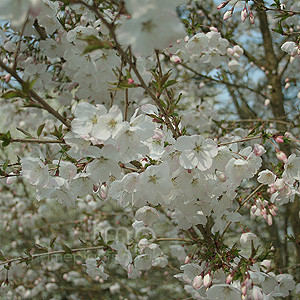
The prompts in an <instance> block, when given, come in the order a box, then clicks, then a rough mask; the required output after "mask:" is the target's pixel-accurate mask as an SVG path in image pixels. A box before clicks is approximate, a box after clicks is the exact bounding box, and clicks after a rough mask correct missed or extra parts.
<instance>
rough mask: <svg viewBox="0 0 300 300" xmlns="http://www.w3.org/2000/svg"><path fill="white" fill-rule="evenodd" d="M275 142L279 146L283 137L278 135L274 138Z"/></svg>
mask: <svg viewBox="0 0 300 300" xmlns="http://www.w3.org/2000/svg"><path fill="white" fill-rule="evenodd" d="M275 142H276V143H278V144H281V143H283V142H284V140H283V136H282V135H279V136H277V137H276V138H275Z"/></svg>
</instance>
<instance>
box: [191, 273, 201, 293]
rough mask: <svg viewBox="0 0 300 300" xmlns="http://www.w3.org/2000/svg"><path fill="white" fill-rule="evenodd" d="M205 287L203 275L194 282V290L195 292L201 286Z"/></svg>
mask: <svg viewBox="0 0 300 300" xmlns="http://www.w3.org/2000/svg"><path fill="white" fill-rule="evenodd" d="M202 285H203V279H202V276H201V275H198V276H196V277H195V278H194V280H193V288H194V289H195V290H199V289H200V288H201V286H202Z"/></svg>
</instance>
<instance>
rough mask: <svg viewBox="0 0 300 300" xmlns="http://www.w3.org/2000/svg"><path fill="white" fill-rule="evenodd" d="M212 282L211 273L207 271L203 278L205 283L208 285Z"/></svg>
mask: <svg viewBox="0 0 300 300" xmlns="http://www.w3.org/2000/svg"><path fill="white" fill-rule="evenodd" d="M210 284H211V275H210V274H209V273H207V274H206V275H205V276H204V278H203V285H204V286H205V287H208V286H209V285H210Z"/></svg>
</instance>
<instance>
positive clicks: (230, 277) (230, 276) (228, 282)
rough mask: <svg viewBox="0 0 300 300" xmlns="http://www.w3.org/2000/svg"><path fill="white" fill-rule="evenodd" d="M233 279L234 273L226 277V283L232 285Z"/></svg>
mask: <svg viewBox="0 0 300 300" xmlns="http://www.w3.org/2000/svg"><path fill="white" fill-rule="evenodd" d="M232 279H233V273H231V274H229V275H228V276H227V277H226V283H227V284H230V283H231V282H232Z"/></svg>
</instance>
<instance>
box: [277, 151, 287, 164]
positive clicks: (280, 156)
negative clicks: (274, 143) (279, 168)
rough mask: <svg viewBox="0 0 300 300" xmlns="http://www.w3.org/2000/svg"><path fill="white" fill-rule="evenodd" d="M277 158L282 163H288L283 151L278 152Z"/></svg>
mask: <svg viewBox="0 0 300 300" xmlns="http://www.w3.org/2000/svg"><path fill="white" fill-rule="evenodd" d="M276 157H277V159H279V160H281V161H282V162H284V163H287V157H286V154H285V153H284V152H283V151H278V152H277V153H276Z"/></svg>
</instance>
